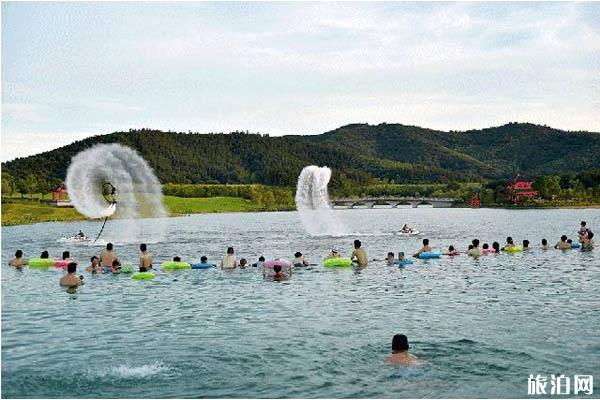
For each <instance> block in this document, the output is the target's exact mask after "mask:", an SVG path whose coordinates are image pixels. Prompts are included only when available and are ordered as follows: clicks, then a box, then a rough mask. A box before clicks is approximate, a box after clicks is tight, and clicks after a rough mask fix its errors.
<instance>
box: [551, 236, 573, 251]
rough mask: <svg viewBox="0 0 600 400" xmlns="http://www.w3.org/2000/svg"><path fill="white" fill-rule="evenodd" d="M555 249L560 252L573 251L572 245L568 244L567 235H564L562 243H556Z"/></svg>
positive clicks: (561, 238) (561, 239)
mask: <svg viewBox="0 0 600 400" xmlns="http://www.w3.org/2000/svg"><path fill="white" fill-rule="evenodd" d="M554 248H555V249H560V250H571V244H570V243H569V242H567V235H562V236H561V237H560V242H558V243H556V244H555V245H554Z"/></svg>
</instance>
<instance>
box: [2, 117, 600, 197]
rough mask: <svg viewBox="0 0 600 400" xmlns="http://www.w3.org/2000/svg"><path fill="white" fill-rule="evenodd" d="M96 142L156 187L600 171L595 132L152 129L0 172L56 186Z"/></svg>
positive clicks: (80, 144)
mask: <svg viewBox="0 0 600 400" xmlns="http://www.w3.org/2000/svg"><path fill="white" fill-rule="evenodd" d="M97 143H120V144H124V145H127V146H130V147H132V148H134V149H136V150H137V151H138V152H139V153H140V155H141V156H142V157H144V158H145V159H146V161H147V162H148V163H149V164H150V166H151V167H152V168H153V169H154V171H155V173H156V175H157V176H158V178H159V180H160V181H161V182H163V183H167V182H169V183H231V184H233V183H262V184H266V185H278V186H294V185H295V184H296V179H297V177H298V175H299V173H300V171H301V170H302V168H303V167H304V166H306V165H311V164H315V165H326V166H329V167H330V168H332V169H333V171H334V173H333V176H332V185H334V186H336V185H341V184H343V183H346V184H347V183H354V184H369V183H374V182H378V181H382V180H384V181H394V182H396V183H422V182H441V183H444V182H450V181H463V182H465V181H485V180H492V179H510V178H512V177H513V176H514V175H516V174H517V173H518V174H521V175H524V176H530V177H533V176H537V175H542V174H560V173H578V172H581V171H583V170H585V169H588V168H598V167H600V159H599V158H598V154H600V133H597V132H585V131H577V132H568V131H563V130H558V129H553V128H550V127H547V126H541V125H534V124H529V123H509V124H506V125H502V126H499V127H492V128H486V129H480V130H469V131H450V132H445V131H440V130H433V129H427V128H421V127H417V126H407V125H401V124H385V123H384V124H379V125H368V124H350V125H346V126H342V127H340V128H338V129H335V130H333V131H329V132H325V133H323V134H320V135H314V136H299V135H290V136H277V137H270V136H268V135H260V134H249V133H243V132H233V133H229V134H223V133H211V134H199V133H174V132H163V131H157V130H150V129H140V130H130V131H129V132H114V133H111V134H107V135H100V136H93V137H89V138H86V139H84V140H81V141H77V142H74V143H72V144H69V145H67V146H63V147H61V148H58V149H55V150H51V151H48V152H45V153H41V154H37V155H33V156H29V157H25V158H17V159H15V160H12V161H9V162H5V163H2V171H3V172H4V173H9V174H10V175H11V176H13V177H14V178H16V179H17V180H19V179H21V180H24V179H25V178H26V177H27V176H28V175H31V174H33V175H35V176H36V177H37V178H38V179H42V180H44V181H47V182H51V183H55V182H58V181H61V180H64V178H65V176H66V171H67V168H68V166H69V163H70V160H71V157H73V156H74V155H75V154H77V153H78V152H80V151H82V150H84V149H87V148H89V147H91V146H93V145H95V144H97Z"/></svg>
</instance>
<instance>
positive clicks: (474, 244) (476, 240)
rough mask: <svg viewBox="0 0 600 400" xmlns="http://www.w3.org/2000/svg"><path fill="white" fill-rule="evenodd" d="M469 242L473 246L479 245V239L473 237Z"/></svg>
mask: <svg viewBox="0 0 600 400" xmlns="http://www.w3.org/2000/svg"><path fill="white" fill-rule="evenodd" d="M471 243H473V247H478V246H479V239H473V241H472V242H471Z"/></svg>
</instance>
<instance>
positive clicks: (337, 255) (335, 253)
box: [325, 249, 340, 260]
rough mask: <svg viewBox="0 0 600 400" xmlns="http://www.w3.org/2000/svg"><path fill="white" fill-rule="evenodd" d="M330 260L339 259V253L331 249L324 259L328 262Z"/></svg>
mask: <svg viewBox="0 0 600 400" xmlns="http://www.w3.org/2000/svg"><path fill="white" fill-rule="evenodd" d="M331 258H340V253H339V252H338V251H337V250H336V249H332V250H331V253H329V254H328V255H327V257H325V259H326V260H329V259H331Z"/></svg>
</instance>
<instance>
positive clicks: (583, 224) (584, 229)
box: [577, 221, 589, 241]
mask: <svg viewBox="0 0 600 400" xmlns="http://www.w3.org/2000/svg"><path fill="white" fill-rule="evenodd" d="M588 230H589V229H588V227H587V222H585V221H581V225H580V226H579V231H578V232H577V233H578V234H579V241H581V240H582V239H583V235H585V233H586V232H587V231H588Z"/></svg>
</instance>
